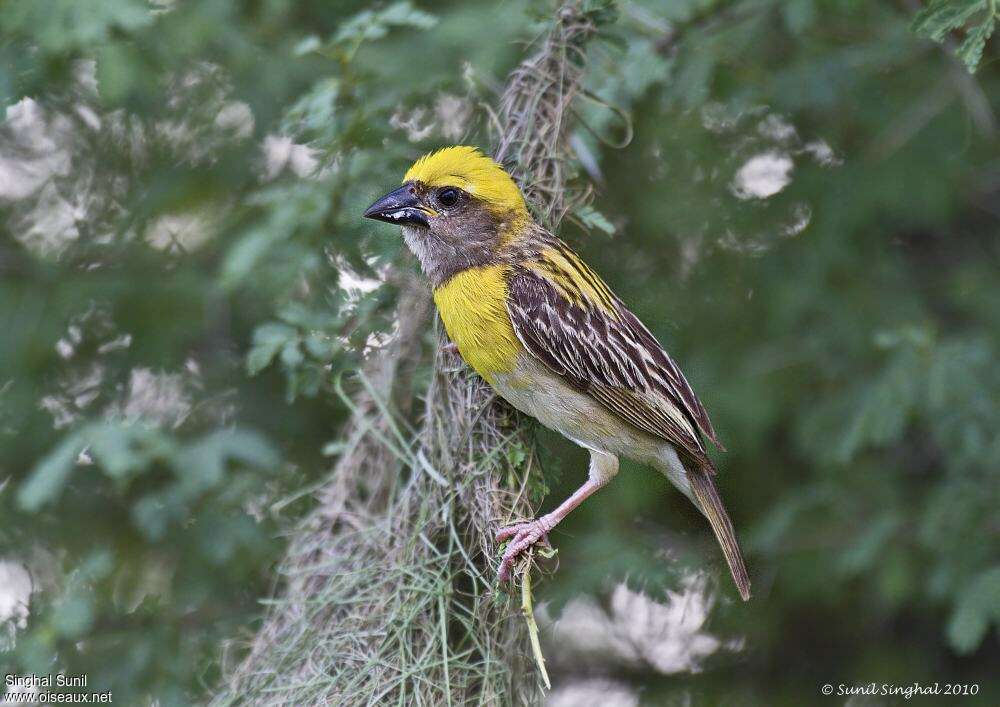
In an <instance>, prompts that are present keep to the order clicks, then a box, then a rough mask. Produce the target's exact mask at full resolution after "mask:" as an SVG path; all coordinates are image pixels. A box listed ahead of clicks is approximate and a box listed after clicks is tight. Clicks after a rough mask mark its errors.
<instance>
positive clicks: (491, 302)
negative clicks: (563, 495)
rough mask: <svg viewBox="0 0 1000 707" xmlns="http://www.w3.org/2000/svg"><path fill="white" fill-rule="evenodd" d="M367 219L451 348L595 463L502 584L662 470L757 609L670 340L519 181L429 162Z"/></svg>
mask: <svg viewBox="0 0 1000 707" xmlns="http://www.w3.org/2000/svg"><path fill="white" fill-rule="evenodd" d="M364 216H365V217H366V218H369V219H375V220H378V221H383V222H386V223H391V224H396V225H399V226H401V230H402V236H403V240H404V242H405V243H406V246H407V247H408V248H409V250H410V251H412V252H413V254H414V255H415V256H416V258H417V260H418V261H419V264H420V268H421V270H422V271H423V273H424V274H425V275H426V277H427V279H428V280H429V281H430V286H431V288H432V290H433V298H434V302H435V304H436V306H437V311H438V313H439V315H440V317H441V320H442V322H443V323H444V328H445V331H446V332H447V334H448V338H449V340H450V342H451V344H450V345H451V346H454V347H455V348H457V350H458V352H459V354H460V355H461V357H462V359H463V360H464V361H465V362H466V363H467V364H468V365H469V366H470V367H471V368H472V369H473V370H475V371H476V373H478V374H479V375H480V376H481V377H482V378H483V379H484V380H485V381H486V382H487V383H488V384H489V385H490V386H491V387H492V388H493V390H494V391H496V393H497V394H498V395H499V396H500V397H502V398H503V399H505V400H506V401H507V402H508V403H510V404H511V405H512V406H513V407H514V408H516V409H518V410H520V411H521V412H522V413H524V414H526V415H529V416H531V417H533V418H535V419H536V420H538V421H539V422H540V423H541V424H542V425H544V426H545V427H548V428H550V429H552V430H555V431H556V432H558V433H560V434H561V435H563V436H564V437H566V438H567V439H568V440H570V441H571V442H573V443H575V444H577V445H579V446H580V447H583V448H584V449H586V450H587V451H588V452H589V453H590V461H589V468H588V474H587V480H586V481H585V482H584V483H583V484H582V485H581V486H580V487H579V488H578V489H577V490H576V491H575V492H574V493H573V494H572V495H571V496H570V497H569V498H567V499H566V500H565V501H563V502H562V503H561V504H560V505H559V506H558V507H557V508H555V510H553V511H551V512H550V513H547V514H545V515H542V516H540V517H538V518H536V519H533V520H529V521H525V522H520V523H515V524H513V525H510V526H507V527H504V528H501V529H500V530H499V531H498V532H497V534H496V539H497V542H498V543H503V542H506V543H507V544H506V547H505V548H504V551H503V554H502V558H501V562H500V567H499V570H498V579H499V580H500V581H502V582H504V581H507V580H509V579H510V577H511V573H512V571H513V568H514V566H515V564H516V562H517V560H518V558H519V557H520V556H521V555H522V553H525V552H526V551H527V550H528V549H529V548H531V547H532V546H533V545H535V544H536V543H539V542H547V540H548V534H549V532H550V531H552V529H553V528H554V527H555V526H556V525H557V524H558V523H559V522H560V521H561V520H563V519H564V518H565V517H566V516H567V515H568V514H569V513H570V512H571V511H573V510H574V509H575V508H577V507H578V506H579V505H580V504H581V503H582V502H583V501H584V500H586V499H587V498H589V497H590V496H591V495H593V494H594V493H595V492H596V491H598V490H599V489H601V488H602V487H603V486H605V485H606V484H607V483H608V482H610V481H611V479H612V478H613V477H614V476H615V475H616V474H617V473H618V469H619V459H620V458H621V457H625V458H628V459H632V460H634V461H637V462H639V463H643V464H646V465H649V466H652V467H654V468H656V469H658V470H659V471H660V472H662V473H663V474H664V475H665V476H666V477H667V479H669V481H670V482H671V483H672V484H673V485H674V486H675V487H677V488H678V489H679V490H680V491H681V492H682V493H683V494H684V495H685V496H687V497H688V498H689V499H690V500H691V501H692V503H694V505H695V506H696V507H697V508H698V509H699V510H700V511H701V512H702V513H703V514H704V516H705V517H706V518H707V519H708V523H709V525H710V526H711V528H712V530H713V531H714V533H715V537H716V539H717V540H718V542H719V545H720V547H721V549H722V553H723V556H724V557H725V560H726V562H727V564H728V566H729V570H730V572H731V574H732V577H733V580H734V582H735V585H736V588H737V590H738V591H739V594H740V596H741V597H742V598H743V600H744V601H746V600H748V599H749V598H750V578H749V575H748V573H747V569H746V564H745V563H744V560H743V554H742V552H741V550H740V546H739V543H738V541H737V538H736V533H735V531H734V529H733V524H732V522H731V521H730V518H729V514H728V513H727V511H726V508H725V506H724V505H723V502H722V499H721V497H720V496H719V492H718V490H717V488H716V484H715V478H716V468H715V465H714V464H713V462H712V460H711V459H710V458H709V456H708V453H707V449H706V440H707V441H709V442H711V443H712V444H713V445H715V446H716V447H717V448H718V449H719V450H720V451H725V450H724V448H723V446H722V444H721V442H720V441H719V438H718V436H717V434H716V432H715V430H714V428H713V427H712V423H711V421H710V420H709V417H708V413H707V412H706V411H705V408H704V406H703V405H702V403H701V401H699V399H698V397H697V396H696V395H695V393H694V391H693V390H692V388H691V386H690V385H689V384H688V382H687V380H686V379H685V378H684V375H683V374H682V373H681V370H680V368H678V366H677V364H676V363H675V362H674V360H673V359H672V358H671V357H670V356H669V355H668V354H667V352H666V351H665V350H664V349H663V347H662V346H661V345H660V343H659V342H658V341H657V339H656V337H655V336H653V334H652V333H651V332H650V330H649V329H648V328H647V327H646V326H645V325H644V324H643V323H642V322H641V321H639V319H638V317H636V316H635V315H634V314H633V313H632V312H631V311H630V310H629V309H628V308H627V307H626V306H625V303H624V302H623V301H622V300H621V299H620V298H619V297H618V296H617V295H615V294H614V292H612V290H611V289H610V288H609V287H608V285H607V284H605V282H604V281H603V280H602V279H601V278H600V277H599V276H598V275H597V274H596V273H595V272H594V270H592V269H591V268H590V267H589V266H588V265H587V264H586V263H585V262H584V261H583V260H582V259H581V258H580V256H578V255H577V254H576V253H575V252H574V251H573V250H572V249H571V248H570V247H569V246H568V245H567V244H566V243H564V242H563V241H562V240H560V239H559V238H558V237H557V236H556V235H554V234H553V233H550V232H549V231H548V230H546V229H545V228H543V227H542V226H541V225H539V224H538V223H537V222H536V220H535V219H534V218H533V217H532V215H531V212H530V211H529V209H528V205H527V203H526V201H525V198H524V195H523V193H522V191H521V189H520V188H519V187H518V185H517V183H516V182H515V181H514V179H513V178H512V177H511V175H510V174H509V173H508V172H507V171H506V170H505V169H504V167H503V166H502V165H500V164H499V163H498V162H496V161H495V160H494V159H493V158H491V157H489V156H487V155H485V154H484V153H483V152H481V151H480V150H479V149H478V148H475V147H471V146H467V145H455V146H451V147H445V148H442V149H440V150H437V151H435V152H431V153H428V154H426V155H424V156H423V157H421V158H420V159H418V160H417V161H416V162H415V163H414V164H413V165H412V166H411V167H410V168H409V170H407V172H406V173H405V175H404V177H403V182H402V186H400V187H398V188H396V189H394V190H392V191H391V192H389V193H388V194H386V195H385V196H383V197H382V198H380V199H378V200H377V201H375V202H374V203H373V204H372V205H371V206H370V207H369V208H368V209H367V210H366V211H365V212H364Z"/></svg>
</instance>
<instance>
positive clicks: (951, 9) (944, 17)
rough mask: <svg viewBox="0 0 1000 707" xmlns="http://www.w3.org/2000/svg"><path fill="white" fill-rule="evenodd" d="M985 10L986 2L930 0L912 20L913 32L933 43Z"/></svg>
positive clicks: (981, 0) (980, 0)
mask: <svg viewBox="0 0 1000 707" xmlns="http://www.w3.org/2000/svg"><path fill="white" fill-rule="evenodd" d="M986 8H987V0H932V2H930V3H929V4H928V5H927V7H925V8H924V9H922V10H921V11H920V12H918V13H917V14H916V15H915V16H914V18H913V31H914V32H916V33H917V34H919V35H922V36H924V37H930V38H931V39H933V40H934V41H935V42H940V41H942V40H943V39H944V38H945V36H946V35H947V34H948V33H949V32H951V31H952V30H955V29H958V28H960V27H962V26H964V25H965V23H966V21H968V20H969V18H971V17H972V16H973V15H975V14H976V13H978V12H982V11H984V10H985V9H986Z"/></svg>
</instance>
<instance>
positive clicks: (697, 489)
mask: <svg viewBox="0 0 1000 707" xmlns="http://www.w3.org/2000/svg"><path fill="white" fill-rule="evenodd" d="M687 477H688V481H689V482H690V483H691V490H692V491H694V495H695V498H697V499H698V505H700V506H701V510H702V512H703V513H704V514H705V517H706V518H708V522H709V523H710V524H711V526H712V530H713V531H714V532H715V537H716V539H717V540H718V541H719V545H720V546H721V547H722V554H724V555H725V556H726V563H727V564H728V565H729V571H730V572H731V573H732V575H733V581H734V582H736V588H737V589H738V590H739V591H740V596H741V597H743V601H747V600H748V599H749V598H750V575H748V574H747V567H746V565H745V564H744V563H743V553H741V552H740V544H739V543H738V542H736V533H735V532H734V531H733V523H732V521H730V520H729V514H728V513H726V507H725V506H723V505H722V499H721V498H720V497H719V492H718V490H716V488H715V482H714V481H713V480H712V473H711V471H710V470H708V469H705V470H698V471H691V470H688V472H687Z"/></svg>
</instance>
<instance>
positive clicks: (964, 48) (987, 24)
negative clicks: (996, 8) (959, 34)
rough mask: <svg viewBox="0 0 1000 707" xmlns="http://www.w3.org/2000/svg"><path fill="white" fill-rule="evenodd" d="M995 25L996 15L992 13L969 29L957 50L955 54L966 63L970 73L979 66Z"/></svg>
mask: <svg viewBox="0 0 1000 707" xmlns="http://www.w3.org/2000/svg"><path fill="white" fill-rule="evenodd" d="M995 27H996V16H995V15H992V14H990V15H989V16H988V17H987V18H986V20H984V21H983V22H982V23H981V24H979V25H977V26H975V27H973V28H972V29H970V30H969V33H968V34H967V35H966V37H965V41H964V42H962V44H961V45H960V46H959V47H958V49H957V50H955V55H956V56H957V57H958V58H959V59H961V60H962V61H963V62H964V63H965V67H966V68H967V69H968V70H969V73H972V72H974V71H975V70H976V68H977V67H978V66H979V61H980V59H982V58H983V50H985V49H986V40H988V39H989V38H990V36H992V34H993V30H994V28H995Z"/></svg>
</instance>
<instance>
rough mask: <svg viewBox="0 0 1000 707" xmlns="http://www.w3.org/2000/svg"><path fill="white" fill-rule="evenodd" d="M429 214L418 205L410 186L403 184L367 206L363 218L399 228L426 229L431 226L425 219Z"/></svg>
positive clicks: (418, 202) (414, 192)
mask: <svg viewBox="0 0 1000 707" xmlns="http://www.w3.org/2000/svg"><path fill="white" fill-rule="evenodd" d="M430 213H431V212H430V210H429V209H427V208H425V207H423V206H422V205H421V204H420V200H419V199H418V198H417V191H416V189H414V188H413V186H412V185H411V184H404V185H403V186H401V187H400V188H399V189H397V190H396V191H391V192H389V193H388V194H386V195H385V196H383V197H382V198H381V199H379V200H378V201H376V202H375V203H374V204H372V205H371V206H369V207H368V210H367V211H365V218H371V219H375V220H376V221H385V222H386V223H395V224H399V225H400V226H423V227H424V228H428V227H429V226H430V225H431V224H430V221H429V220H428V219H427V217H428V215H429V214H430Z"/></svg>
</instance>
